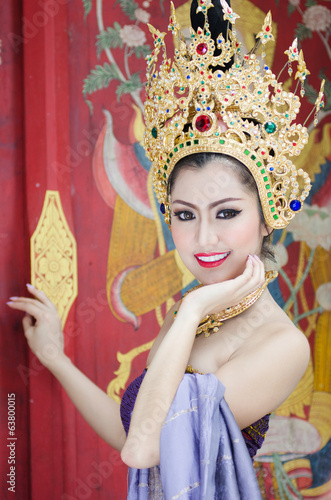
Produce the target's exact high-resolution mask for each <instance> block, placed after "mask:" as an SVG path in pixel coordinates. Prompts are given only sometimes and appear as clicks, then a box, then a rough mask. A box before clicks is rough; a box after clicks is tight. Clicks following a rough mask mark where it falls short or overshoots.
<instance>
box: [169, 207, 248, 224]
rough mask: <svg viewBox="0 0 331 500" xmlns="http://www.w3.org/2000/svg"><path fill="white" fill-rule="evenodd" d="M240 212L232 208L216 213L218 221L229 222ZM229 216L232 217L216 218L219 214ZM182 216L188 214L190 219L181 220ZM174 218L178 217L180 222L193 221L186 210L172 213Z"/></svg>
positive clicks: (192, 216)
mask: <svg viewBox="0 0 331 500" xmlns="http://www.w3.org/2000/svg"><path fill="white" fill-rule="evenodd" d="M240 212H241V210H234V209H232V208H225V209H223V210H220V211H219V212H218V213H217V218H218V219H224V220H229V219H233V217H236V215H238V214H240ZM226 213H227V214H229V213H231V214H232V215H231V216H230V217H218V215H219V214H226ZM182 214H189V215H190V216H191V217H190V218H189V219H186V218H181V215H182ZM173 215H174V217H178V219H179V220H181V221H183V222H184V221H190V220H193V218H194V215H193V214H192V212H190V211H188V210H179V211H178V212H174V214H173Z"/></svg>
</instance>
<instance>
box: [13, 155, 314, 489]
mask: <svg viewBox="0 0 331 500" xmlns="http://www.w3.org/2000/svg"><path fill="white" fill-rule="evenodd" d="M185 160H186V166H185V165H184V166H181V165H179V166H178V169H177V170H174V173H177V172H178V174H177V176H176V179H175V180H174V182H173V186H172V189H171V227H172V235H173V239H174V242H175V244H176V247H177V250H178V252H179V254H180V256H181V258H182V260H183V262H184V263H185V265H186V266H187V267H188V269H189V270H190V271H191V272H192V273H193V274H194V275H195V276H196V277H197V278H198V280H199V281H200V282H201V283H202V284H203V285H208V286H203V287H201V288H199V289H197V290H195V291H193V292H191V293H189V294H188V295H187V296H186V297H185V298H184V299H183V301H182V303H181V305H180V308H179V310H178V313H177V315H176V320H175V321H174V320H173V312H174V311H175V310H177V309H178V305H179V304H178V303H176V304H175V305H174V307H173V308H172V309H171V310H170V311H169V312H168V314H167V316H166V319H165V322H164V324H163V327H162V328H161V331H160V333H159V335H158V337H157V339H156V340H155V342H154V344H153V347H152V350H151V352H150V354H149V357H148V365H149V368H148V370H147V373H146V376H145V377H144V383H143V384H142V386H141V388H140V390H139V394H138V397H137V401H136V405H135V409H134V412H133V415H132V419H131V426H130V431H129V434H128V437H126V435H125V432H124V428H123V425H122V422H121V419H120V408H119V406H118V405H117V403H115V402H114V401H113V400H112V399H110V398H109V397H108V396H107V395H106V394H105V393H104V392H103V391H101V390H100V389H99V388H98V387H96V386H95V385H94V384H93V383H92V382H91V381H90V380H89V379H87V378H86V377H85V376H84V375H83V374H82V373H81V372H80V371H79V370H78V369H77V368H76V367H75V366H74V365H73V364H72V363H71V361H70V360H69V358H67V357H66V355H65V354H64V352H63V335H62V331H61V322H60V319H59V318H58V315H57V312H56V309H55V306H54V305H53V304H52V303H51V302H50V301H49V300H48V299H47V297H46V296H45V295H44V294H43V292H41V291H38V290H36V289H35V288H33V287H31V286H30V285H29V286H28V289H29V291H30V292H31V294H32V295H33V296H34V297H35V299H33V298H32V299H31V298H23V297H21V298H12V299H11V302H10V303H9V306H10V307H12V308H14V309H18V310H23V311H25V312H26V313H27V315H26V316H25V317H24V319H23V326H24V331H25V335H26V337H27V340H28V343H29V346H30V348H31V349H32V351H33V352H34V353H35V354H36V356H37V357H38V358H39V360H40V361H41V362H42V363H43V364H44V365H45V366H46V367H47V368H48V369H49V370H50V371H51V372H52V373H53V374H54V375H55V377H56V378H57V379H58V380H59V382H60V383H61V384H62V385H63V387H64V388H65V390H66V391H67V393H68V395H69V396H70V397H71V399H72V401H73V403H74V404H75V405H76V406H77V408H78V409H79V411H80V412H81V413H82V415H83V416H84V418H85V419H86V420H87V422H88V423H89V424H90V425H91V426H92V427H93V428H94V429H95V430H96V432H97V433H98V434H99V435H100V436H101V437H102V438H103V439H105V441H106V442H107V443H109V444H110V445H111V446H113V447H114V448H116V449H117V450H121V452H122V459H123V460H124V462H125V463H127V464H128V465H129V466H130V467H133V468H139V469H145V468H151V467H153V466H156V465H158V464H159V463H160V435H161V428H162V425H163V423H164V421H165V419H166V417H167V414H168V411H169V409H170V406H171V403H172V401H173V399H174V396H175V394H176V391H177V389H178V386H179V384H180V382H181V380H182V378H183V374H184V372H185V370H186V368H187V366H188V365H190V366H191V367H193V368H194V369H195V370H198V372H200V373H204V374H206V373H213V374H214V376H215V377H217V379H218V380H219V381H220V382H221V383H222V384H223V385H224V387H225V399H226V402H227V404H228V405H229V407H230V409H231V411H232V413H233V415H234V418H235V420H236V422H237V424H238V426H239V427H240V428H241V429H244V428H247V427H249V425H250V424H252V423H253V422H256V421H257V420H259V419H261V418H262V417H263V416H265V415H266V414H268V413H270V412H271V411H273V410H274V409H276V408H277V407H278V406H279V405H280V404H281V403H282V401H284V400H285V399H286V397H287V396H288V395H289V394H290V393H291V392H292V390H293V389H294V387H295V386H296V384H297V383H298V381H299V380H300V378H301V376H302V374H303V373H304V370H305V368H306V366H307V364H308V361H309V346H308V343H307V340H306V338H305V336H304V335H303V334H302V333H301V332H300V331H299V330H297V329H296V328H295V327H294V325H293V324H292V323H291V321H290V320H289V319H288V317H287V316H286V314H285V313H284V312H283V311H282V309H280V307H279V306H278V305H277V304H276V303H275V302H274V300H273V299H272V297H271V295H270V293H269V292H268V289H265V290H264V292H263V294H262V295H261V297H260V298H259V299H258V300H257V301H256V302H255V304H253V305H252V306H251V307H249V308H248V309H246V310H245V311H244V312H242V313H241V314H239V315H237V316H235V317H233V318H232V319H229V320H228V321H226V322H224V324H223V325H222V326H221V327H220V331H219V332H216V333H215V334H213V335H211V336H210V337H205V336H204V335H199V336H198V337H196V330H197V327H198V325H199V322H200V320H201V319H202V318H203V317H204V316H206V314H210V313H213V312H219V311H220V310H225V309H227V308H228V307H231V306H234V305H236V304H238V303H240V302H241V301H242V299H244V298H245V297H246V296H247V295H249V294H250V293H252V292H254V291H255V290H256V289H257V288H258V287H261V286H262V285H263V284H264V282H265V276H264V265H263V263H262V261H261V260H260V258H259V255H260V254H261V248H262V245H263V238H264V237H265V236H267V235H268V231H269V229H268V228H267V227H266V226H265V225H264V222H263V221H261V215H260V208H259V200H258V196H257V193H256V189H253V190H252V188H251V187H248V188H247V184H244V183H243V181H242V179H241V178H240V175H241V174H240V168H241V169H245V167H244V166H242V167H240V166H239V165H238V164H236V163H234V161H233V160H229V159H228V158H222V157H221V158H219V157H217V155H211V157H209V155H204V158H202V162H204V165H203V166H202V167H200V168H199V167H198V168H197V167H196V165H195V163H194V162H195V161H196V159H195V158H194V157H192V158H191V159H185ZM190 162H191V163H190ZM200 163H201V159H200ZM194 167H195V168H194ZM242 171H243V170H242ZM220 172H221V173H222V181H223V183H224V187H223V186H222V185H217V186H216V188H215V184H214V189H213V190H208V189H206V188H208V184H210V182H211V179H215V177H217V175H219V173H220ZM192 193H193V195H192ZM199 195H200V196H199ZM36 299H37V300H36ZM33 318H35V319H36V323H34V321H33ZM160 402H162V406H161V405H160ZM151 421H152V424H153V425H150V422H151ZM145 427H146V430H147V432H144V429H145ZM186 451H187V450H186ZM246 487H247V485H246ZM155 498H162V497H155ZM166 498H167V497H166ZM201 498H202V497H201ZM206 498H208V497H206ZM233 498H236V497H233ZM238 498H241V497H240V496H238ZM242 498H244V497H242ZM251 498H254V497H251ZM256 498H258V497H256Z"/></svg>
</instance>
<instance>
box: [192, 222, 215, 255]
mask: <svg viewBox="0 0 331 500" xmlns="http://www.w3.org/2000/svg"><path fill="white" fill-rule="evenodd" d="M218 240H219V235H218V232H217V228H216V227H215V223H214V222H213V221H211V220H210V219H209V217H201V219H200V220H199V223H198V225H197V241H198V244H199V246H200V247H201V249H206V250H211V249H212V248H213V246H214V245H216V244H217V243H218ZM209 247H210V248H209Z"/></svg>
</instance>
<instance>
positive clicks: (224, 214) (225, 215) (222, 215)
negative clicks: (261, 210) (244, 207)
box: [217, 208, 241, 219]
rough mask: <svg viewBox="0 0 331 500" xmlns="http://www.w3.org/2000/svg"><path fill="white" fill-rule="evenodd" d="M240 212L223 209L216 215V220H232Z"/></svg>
mask: <svg viewBox="0 0 331 500" xmlns="http://www.w3.org/2000/svg"><path fill="white" fill-rule="evenodd" d="M240 212H241V210H233V209H231V208H225V209H224V210H221V211H220V212H218V213H217V218H218V219H233V217H235V216H236V215H238V214H240Z"/></svg>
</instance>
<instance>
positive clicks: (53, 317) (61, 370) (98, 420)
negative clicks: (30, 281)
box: [8, 286, 126, 451]
mask: <svg viewBox="0 0 331 500" xmlns="http://www.w3.org/2000/svg"><path fill="white" fill-rule="evenodd" d="M28 288H29V291H30V293H31V294H32V295H33V296H34V297H35V298H34V299H31V298H27V297H12V298H11V299H10V300H11V301H10V302H9V303H8V305H9V307H11V308H12V309H17V310H20V311H25V313H26V315H25V316H24V318H23V328H24V334H25V336H26V338H27V341H28V344H29V346H30V348H31V350H32V351H33V352H34V354H35V355H36V356H37V357H38V359H39V360H40V362H41V363H42V364H43V365H44V366H46V367H47V368H48V369H49V370H50V371H51V373H52V374H53V375H54V376H55V377H56V378H57V379H58V381H59V382H60V384H61V385H62V386H63V388H64V389H65V391H66V392H67V394H68V396H69V397H70V399H71V400H72V402H73V403H74V405H75V406H76V408H77V409H78V411H79V412H80V413H81V415H82V416H83V417H84V418H85V420H86V421H87V422H88V423H89V424H90V425H91V427H92V428H93V429H94V430H95V431H96V432H97V434H99V436H100V437H102V438H103V439H104V440H105V441H106V442H107V443H108V444H109V445H110V446H112V447H113V448H115V449H117V450H119V451H120V450H121V449H122V447H123V445H124V442H125V439H126V436H125V431H124V428H123V425H122V422H121V418H120V407H119V404H117V403H116V402H115V401H114V400H113V399H111V398H110V397H109V396H108V395H107V394H106V393H105V392H103V391H102V390H101V389H100V388H99V387H97V386H96V385H95V384H94V383H93V382H91V380H89V379H88V378H87V377H86V376H85V375H84V374H83V373H82V372H81V371H79V370H78V368H76V367H75V366H74V365H73V364H72V363H71V361H70V359H69V358H68V357H67V356H66V355H65V354H64V351H63V333H62V326H61V320H60V318H59V316H58V314H57V310H56V307H55V306H54V304H53V303H52V302H51V301H50V300H49V299H48V298H47V297H46V295H45V294H44V293H43V292H42V291H40V290H37V289H36V288H34V287H31V286H28ZM36 299H38V300H36ZM33 318H35V322H34V321H33Z"/></svg>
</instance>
